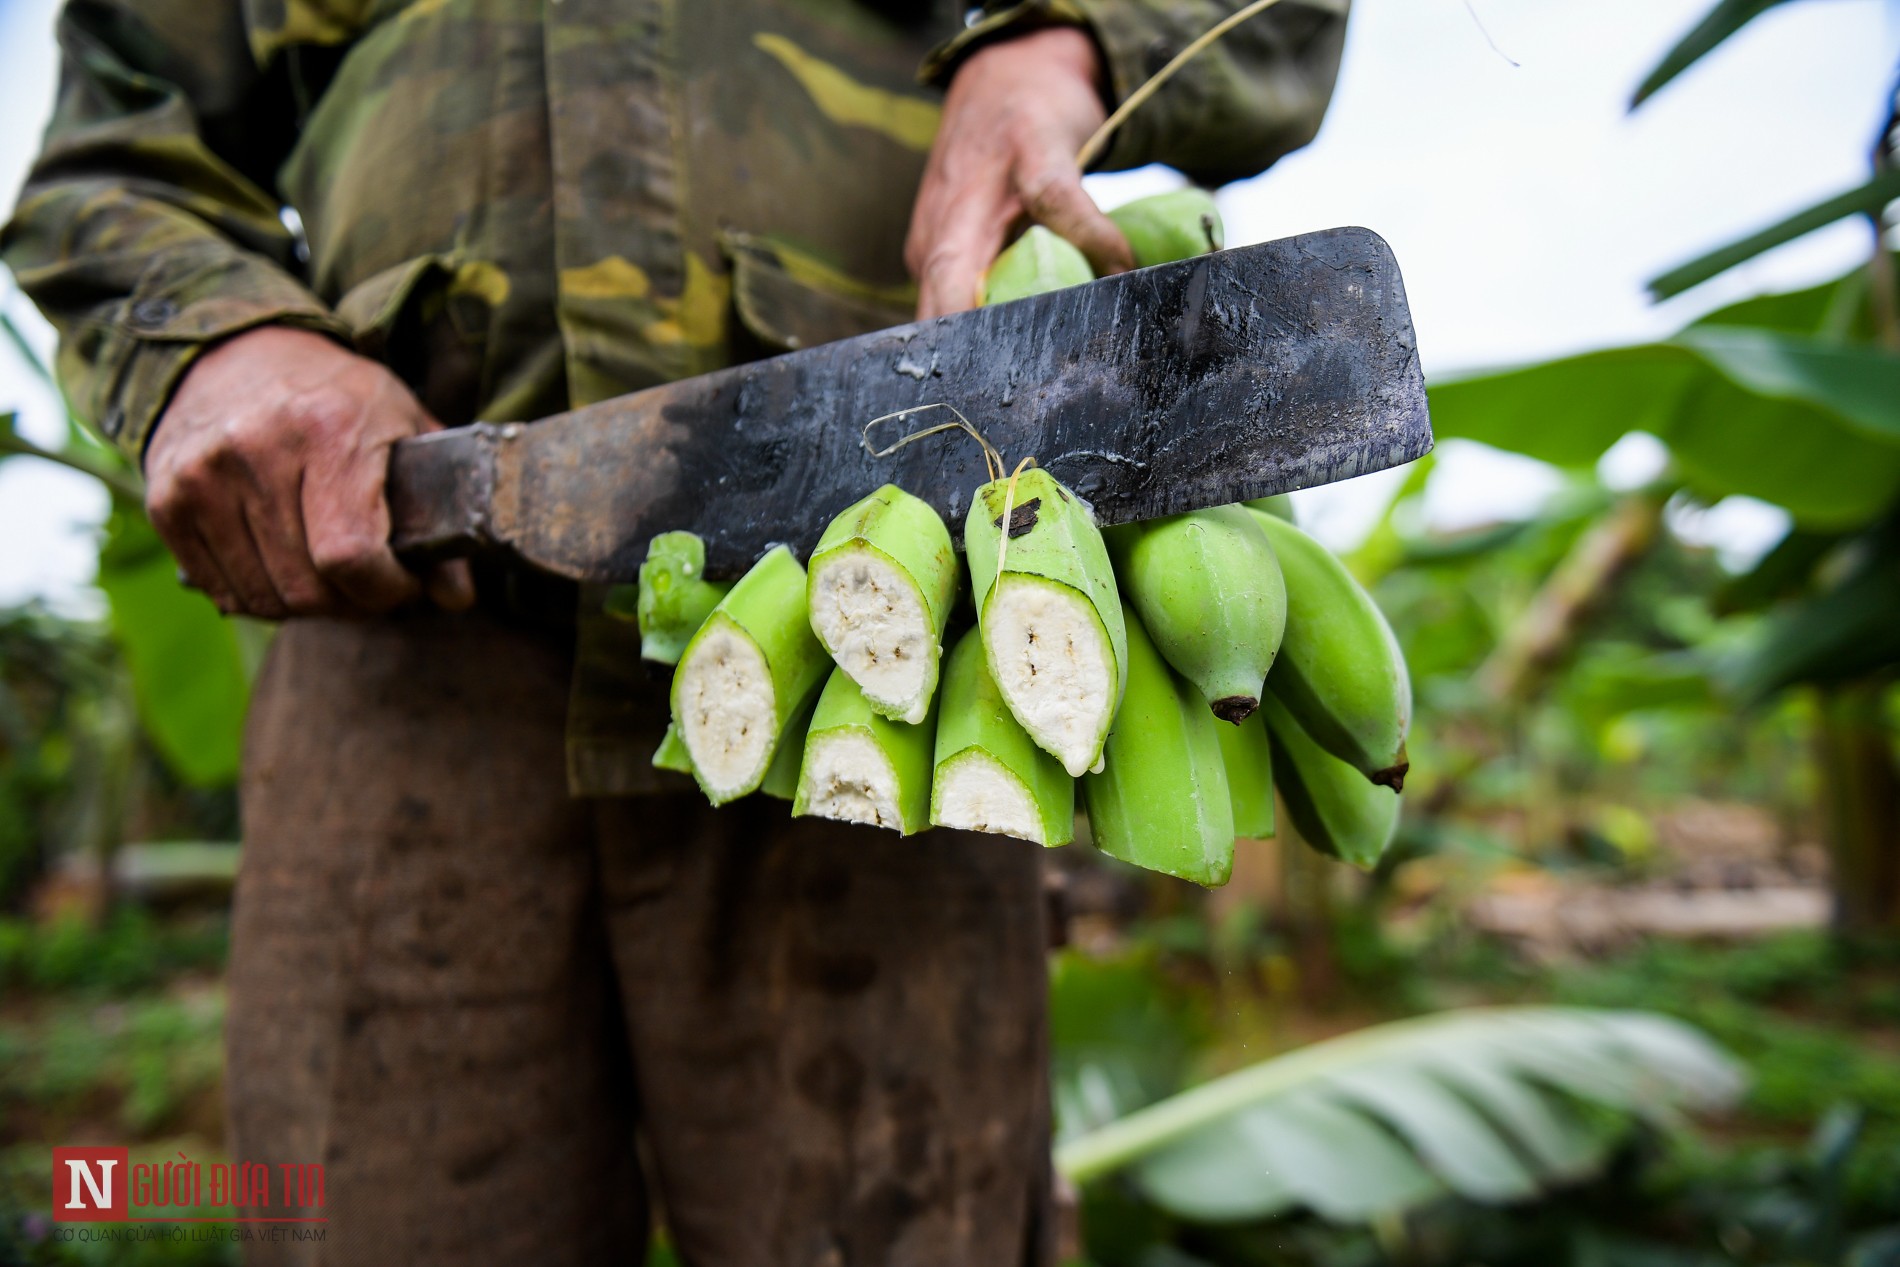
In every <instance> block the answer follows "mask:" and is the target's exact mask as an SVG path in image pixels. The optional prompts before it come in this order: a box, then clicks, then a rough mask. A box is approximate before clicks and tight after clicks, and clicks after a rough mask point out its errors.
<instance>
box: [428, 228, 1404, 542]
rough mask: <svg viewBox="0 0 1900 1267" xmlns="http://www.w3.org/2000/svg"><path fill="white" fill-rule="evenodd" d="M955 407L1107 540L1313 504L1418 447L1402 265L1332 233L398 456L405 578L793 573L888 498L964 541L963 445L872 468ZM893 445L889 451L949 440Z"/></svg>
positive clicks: (1360, 237)
mask: <svg viewBox="0 0 1900 1267" xmlns="http://www.w3.org/2000/svg"><path fill="white" fill-rule="evenodd" d="M933 402H940V403H943V404H950V405H955V406H956V407H957V408H958V409H960V410H961V411H962V412H963V413H964V414H965V415H966V416H967V417H968V418H969V419H970V421H971V422H973V423H974V424H975V425H976V426H977V427H978V428H979V429H980V430H981V431H982V432H983V433H984V434H985V435H986V436H988V437H989V439H990V441H991V443H993V444H995V445H996V446H997V447H998V448H999V449H1001V450H1002V452H1003V455H1004V457H1005V459H1006V460H1007V461H1008V463H1009V464H1010V465H1011V466H1012V467H1013V466H1014V465H1015V464H1016V462H1017V461H1019V460H1020V459H1022V458H1025V457H1031V456H1033V457H1035V458H1036V459H1037V461H1038V462H1039V463H1040V464H1041V465H1042V466H1043V467H1045V468H1046V469H1047V470H1048V471H1049V472H1050V473H1051V474H1053V475H1055V476H1056V478H1058V479H1060V480H1061V481H1062V482H1063V483H1065V484H1067V485H1068V486H1069V487H1070V488H1072V489H1074V490H1075V491H1077V492H1078V493H1080V494H1081V495H1082V496H1083V497H1084V498H1086V499H1087V500H1088V501H1089V503H1090V504H1091V505H1092V506H1093V507H1094V510H1095V513H1096V516H1097V517H1098V518H1099V519H1100V521H1101V522H1102V523H1103V524H1115V523H1123V522H1127V521H1129V520H1135V519H1152V518H1154V517H1156V516H1159V515H1167V514H1173V513H1176V512H1179V511H1183V510H1192V509H1197V508H1199V507H1203V506H1219V505H1225V504H1227V503H1230V502H1237V501H1244V500H1247V499H1249V498H1254V497H1264V496H1266V495H1268V494H1270V493H1284V492H1289V491H1291V490H1293V489H1298V488H1310V487H1312V486H1313V485H1315V484H1325V483H1329V482H1331V481H1334V480H1342V479H1347V478H1350V477H1351V476H1354V475H1363V474H1365V473H1367V472H1369V471H1377V470H1383V469H1384V468H1386V467H1391V466H1397V465H1400V464H1401V463H1405V462H1409V461H1411V460H1412V459H1414V458H1417V457H1420V456H1422V455H1423V454H1425V453H1426V452H1428V451H1429V450H1430V449H1431V447H1432V434H1431V423H1430V420H1429V418H1428V416H1427V414H1426V409H1425V386H1424V381H1423V379H1422V378H1421V376H1420V374H1419V367H1418V351H1417V346H1416V343H1415V340H1414V337H1413V333H1412V321H1411V315H1410V313H1409V311H1408V310H1407V308H1406V303H1405V288H1404V285H1403V283H1402V282H1401V281H1400V280H1399V269H1398V264H1397V262H1396V261H1395V260H1394V259H1393V258H1392V253H1391V250H1390V249H1389V248H1388V247H1387V246H1386V244H1385V243H1384V242H1383V241H1382V240H1380V238H1379V237H1378V236H1377V235H1376V234H1374V233H1372V232H1371V231H1369V230H1366V229H1357V228H1347V229H1330V230H1327V231H1326V232H1323V233H1313V234H1307V235H1304V236H1302V237H1296V238H1287V239H1285V240H1283V241H1279V242H1268V243H1264V244H1262V245H1259V246H1247V247H1240V248H1237V249H1234V250H1230V251H1221V252H1218V253H1216V254H1213V255H1206V256H1202V257H1200V258H1198V259H1193V260H1184V261H1182V262H1181V263H1178V264H1169V265H1164V266H1162V267H1160V268H1149V269H1142V270H1140V271H1139V272H1134V273H1126V274H1123V275H1121V276H1119V277H1109V278H1104V279H1102V280H1100V281H1097V282H1092V283H1090V284H1089V285H1086V286H1077V287H1073V288H1071V289H1069V290H1063V291H1057V292H1055V293H1052V294H1047V295H1038V296H1036V297H1034V298H1031V299H1024V300H1019V301H1018V302H1016V303H1011V304H1003V305H1000V306H998V307H994V308H984V309H980V310H978V311H975V312H967V313H960V314H958V315H956V316H951V317H943V318H939V319H937V320H935V321H925V322H919V323H917V324H914V325H907V326H898V327H895V328H893V329H890V330H881V331H878V332H877V333H875V334H867V335H863V336H860V337H858V338H854V339H845V340H842V341H840V342H837V343H828V344H826V345H824V346H822V347H816V348H811V349H809V350H806V351H800V352H793V353H790V354H788V355H785V356H780V357H775V358H773V359H771V360H767V361H758V362H754V363H752V364H749V365H741V366H738V367H735V368H733V369H728V370H721V371H720V372H718V373H715V374H707V375H704V376H702V377H699V378H692V379H685V380H682V381H680V382H677V383H669V384H667V385H665V386H662V387H655V388H652V389H650V390H648V391H643V392H636V393H634V394H633V395H630V396H622V397H619V398H617V399H614V400H608V401H603V402H601V403H599V404H596V405H589V406H587V407H586V408H584V409H577V410H575V411H573V412H572V413H566V414H560V415H557V416H555V417H553V418H549V419H546V420H545V421H542V422H538V423H534V424H532V425H526V426H524V425H518V424H509V425H505V426H495V425H492V424H478V425H476V426H474V427H465V428H460V429H458V430H454V431H447V432H442V433H438V434H436V435H431V436H426V437H422V438H420V439H416V440H406V441H403V442H402V443H401V444H399V445H398V446H397V449H396V453H395V456H394V458H393V460H392V463H391V472H390V503H391V510H392V514H393V517H394V521H395V526H396V527H395V534H394V538H395V544H396V547H397V549H398V551H399V552H401V553H402V554H403V555H404V557H406V558H416V559H420V558H427V557H431V556H439V555H443V554H453V553H469V552H471V551H474V550H480V549H488V550H500V551H503V552H507V553H511V554H513V555H514V556H516V557H518V558H520V559H522V560H524V561H526V562H528V563H530V564H533V565H535V566H537V567H540V568H544V569H546V570H548V571H551V572H556V573H559V574H561V575H564V576H570V577H575V578H580V579H593V580H629V579H631V578H632V577H634V575H635V574H636V572H637V570H638V568H639V565H640V562H641V560H642V559H644V558H645V557H646V549H647V542H648V541H649V540H650V539H651V538H652V537H653V536H654V535H655V534H657V533H660V532H665V531H668V530H671V529H689V530H691V531H693V532H696V533H698V534H699V535H700V536H701V537H704V538H705V540H706V551H707V570H708V571H709V572H710V573H712V574H714V575H725V576H732V575H736V574H738V573H739V572H741V571H743V570H744V569H745V568H746V567H747V566H749V565H750V564H751V563H752V561H753V560H754V559H756V558H757V557H758V556H759V554H760V553H761V552H763V551H764V550H765V549H766V548H767V547H768V546H770V545H772V544H774V543H777V542H785V543H788V544H790V545H791V546H793V547H794V548H795V549H796V550H797V551H798V552H799V553H800V555H801V556H802V555H803V554H804V553H805V552H807V551H808V550H809V549H810V547H811V546H812V545H813V544H815V543H816V541H817V539H818V537H819V534H820V533H822V532H823V531H824V528H825V525H826V524H827V523H828V522H829V521H830V520H831V517H832V516H833V515H835V514H837V512H838V511H840V510H842V509H844V507H845V506H847V505H849V504H850V503H851V502H853V501H855V500H857V499H858V498H859V497H862V496H863V495H864V494H865V493H868V492H870V491H871V490H872V489H873V488H876V487H878V486H879V485H881V484H885V483H895V484H897V485H899V486H901V487H903V488H906V489H908V490H910V491H911V492H913V493H916V494H917V495H918V496H920V497H923V498H924V499H925V500H927V501H929V502H930V503H931V504H932V505H934V506H935V507H936V508H937V510H938V511H939V512H941V513H942V514H943V516H944V518H945V519H946V520H947V521H948V522H949V524H950V525H951V529H952V535H953V536H954V537H957V538H959V539H960V538H961V537H962V524H963V517H964V514H965V513H966V511H967V510H968V509H969V505H970V498H971V496H972V494H973V493H974V492H975V490H976V488H977V487H978V485H980V484H982V483H983V482H984V480H985V479H986V478H987V477H986V475H985V473H984V465H983V457H982V453H981V452H980V450H979V449H978V448H977V446H976V444H975V443H974V442H972V441H971V440H970V439H969V438H968V437H966V436H963V435H961V434H959V433H954V432H950V433H945V434H943V435H938V436H932V437H930V438H928V439H925V440H921V441H919V442H917V443H915V444H912V445H910V446H909V447H907V448H904V449H902V450H900V451H899V452H898V453H896V454H894V455H893V456H891V457H889V458H886V459H882V460H879V459H874V458H872V457H871V456H870V454H869V453H868V452H867V451H866V449H865V447H864V446H863V444H862V443H861V442H860V437H861V434H862V431H863V428H864V424H865V423H867V422H869V421H870V420H871V419H873V418H876V417H879V416H881V415H884V414H888V413H893V412H895V411H897V410H900V409H906V408H910V407H911V406H915V405H923V404H929V403H933ZM949 417H950V415H949V414H948V413H945V412H943V411H931V412H930V413H926V414H922V415H919V416H917V417H915V418H911V419H906V420H903V421H901V422H896V423H891V424H885V425H884V426H881V427H880V428H879V429H878V432H877V433H876V438H877V439H879V441H880V442H885V443H887V442H889V441H890V440H894V439H896V438H897V437H898V436H900V435H902V434H904V433H905V432H906V431H908V430H914V429H916V428H918V427H923V426H927V425H930V424H931V423H934V422H937V421H942V420H948V419H949Z"/></svg>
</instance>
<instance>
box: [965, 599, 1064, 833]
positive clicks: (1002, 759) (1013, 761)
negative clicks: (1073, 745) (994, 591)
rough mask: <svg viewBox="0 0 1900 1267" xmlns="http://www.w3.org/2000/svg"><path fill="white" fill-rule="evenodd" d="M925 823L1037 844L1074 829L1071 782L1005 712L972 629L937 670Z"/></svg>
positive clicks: (978, 641)
mask: <svg viewBox="0 0 1900 1267" xmlns="http://www.w3.org/2000/svg"><path fill="white" fill-rule="evenodd" d="M930 821H931V822H932V823H935V824H936V825H937V826H939V827H955V828H960V829H962V830H964V831H982V832H995V833H997V834H999V835H1004V836H1015V837H1018V838H1019V839H1022V840H1033V841H1035V842H1036V843H1037V844H1039V845H1065V844H1067V843H1068V842H1069V840H1070V839H1071V838H1072V837H1073V836H1074V832H1075V780H1074V779H1072V778H1070V777H1069V774H1068V772H1067V771H1066V770H1064V769H1063V768H1062V763H1061V762H1059V761H1057V760H1056V759H1055V758H1054V757H1052V756H1050V755H1049V754H1048V753H1047V752H1044V751H1043V750H1042V749H1041V748H1038V747H1037V746H1036V743H1035V741H1034V740H1032V739H1031V738H1030V737H1029V733H1028V732H1027V731H1025V730H1024V729H1023V728H1022V725H1021V724H1020V723H1018V722H1017V720H1016V719H1015V717H1013V716H1012V715H1011V714H1010V711H1009V706H1008V705H1007V704H1006V703H1004V701H1003V694H1002V692H1001V691H1000V690H998V689H997V686H996V682H995V680H994V679H993V678H991V677H990V670H989V663H988V661H987V660H986V659H985V658H984V654H983V640H982V637H981V636H980V635H979V634H978V633H977V632H976V631H975V630H971V631H970V632H969V633H967V634H965V635H964V636H963V638H962V640H961V641H959V642H958V643H957V646H956V649H955V650H954V651H952V652H951V653H950V663H949V665H948V666H947V667H946V669H945V670H944V680H943V703H942V707H941V708H940V710H939V713H938V719H937V744H936V775H935V778H934V779H933V781H932V783H931V790H930Z"/></svg>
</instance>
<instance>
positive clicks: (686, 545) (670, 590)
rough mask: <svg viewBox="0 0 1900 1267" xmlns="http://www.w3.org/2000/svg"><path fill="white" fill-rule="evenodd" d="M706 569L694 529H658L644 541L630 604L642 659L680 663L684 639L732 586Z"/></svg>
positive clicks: (613, 600)
mask: <svg viewBox="0 0 1900 1267" xmlns="http://www.w3.org/2000/svg"><path fill="white" fill-rule="evenodd" d="M705 572H706V543H705V542H704V541H701V540H700V539H699V537H698V536H697V535H695V534H693V533H690V532H662V533H661V534H660V535H659V536H657V537H655V538H653V540H652V541H651V542H650V543H649V544H648V545H647V558H646V562H645V563H642V564H641V565H640V586H639V592H638V596H637V598H636V600H635V609H634V611H635V618H636V619H637V620H638V621H639V622H640V657H641V659H644V660H657V661H658V662H659V663H661V664H678V663H679V658H680V652H682V651H684V650H685V649H686V644H687V642H688V641H689V640H691V638H692V636H693V635H694V634H696V633H698V632H699V627H700V626H701V625H702V624H704V623H705V622H706V617H708V616H710V615H712V610H713V608H715V607H717V606H718V605H719V600H720V599H722V598H724V597H725V596H726V592H727V591H728V590H730V589H731V588H732V586H730V585H720V584H717V583H715V582H713V581H708V580H707V579H706V577H705ZM619 588H624V587H616V589H619ZM617 600H618V595H617V594H616V595H610V598H609V611H610V612H612V613H613V614H615V615H619V614H621V611H620V610H619V608H618V606H617Z"/></svg>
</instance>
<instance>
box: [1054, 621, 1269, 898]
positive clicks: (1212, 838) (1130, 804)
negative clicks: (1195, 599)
mask: <svg viewBox="0 0 1900 1267" xmlns="http://www.w3.org/2000/svg"><path fill="white" fill-rule="evenodd" d="M1124 621H1125V623H1126V626H1127V630H1128V694H1127V697H1126V698H1125V699H1124V700H1123V701H1122V706H1121V711H1120V712H1119V713H1118V714H1117V715H1116V718H1115V727H1114V729H1113V730H1112V731H1111V732H1110V733H1109V736H1108V752H1107V754H1106V755H1107V760H1106V761H1105V762H1104V765H1103V768H1102V770H1101V771H1100V772H1098V773H1095V774H1091V775H1089V776H1088V777H1087V778H1085V779H1083V780H1082V798H1083V801H1084V802H1085V803H1086V804H1087V806H1088V812H1089V831H1090V833H1091V834H1092V836H1093V837H1094V840H1095V847H1096V848H1097V849H1100V850H1101V851H1102V852H1103V853H1105V854H1108V855H1110V856H1111V857H1115V858H1120V859H1122V860H1123V861H1124V862H1132V863H1134V864H1135V865H1136V866H1138V867H1146V868H1147V869H1148V870H1150V871H1160V872H1162V873H1163V874H1166V875H1172V876H1179V877H1180V878H1181V879H1183V880H1192V881H1193V882H1194V883H1196V884H1203V885H1207V886H1208V887H1210V888H1211V887H1214V886H1217V885H1222V884H1225V883H1227V878H1228V876H1229V875H1230V874H1231V873H1232V871H1233V867H1234V810H1233V803H1232V800H1231V792H1230V791H1229V789H1228V786H1227V764H1226V760H1225V758H1224V757H1223V756H1222V753H1221V744H1220V736H1219V734H1218V733H1217V732H1218V729H1219V723H1217V722H1216V721H1215V720H1214V715H1213V714H1212V713H1210V712H1208V710H1207V708H1206V707H1205V706H1204V705H1203V704H1202V703H1201V700H1200V696H1199V694H1198V693H1197V692H1196V691H1195V690H1194V688H1193V687H1192V686H1190V685H1189V684H1188V683H1187V681H1186V680H1185V679H1183V678H1181V677H1180V676H1179V675H1178V674H1176V673H1175V672H1174V670H1172V669H1170V668H1169V667H1168V665H1167V662H1166V661H1165V660H1163V659H1162V658H1161V652H1160V651H1158V650H1157V649H1156V648H1155V644H1154V643H1153V641H1151V640H1150V639H1149V637H1148V635H1147V632H1146V631H1145V630H1143V629H1142V627H1141V620H1140V618H1139V617H1138V616H1136V615H1135V613H1133V612H1132V611H1131V612H1127V613H1125V614H1124Z"/></svg>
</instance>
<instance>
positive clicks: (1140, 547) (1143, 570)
mask: <svg viewBox="0 0 1900 1267" xmlns="http://www.w3.org/2000/svg"><path fill="white" fill-rule="evenodd" d="M1104 536H1105V538H1106V540H1107V542H1108V550H1109V557H1110V558H1112V559H1113V560H1114V562H1115V577H1116V580H1117V581H1118V582H1119V583H1120V585H1121V587H1122V593H1123V595H1124V596H1125V597H1126V598H1127V599H1128V600H1129V604H1130V606H1132V607H1133V608H1134V609H1135V612H1136V614H1137V615H1139V616H1140V617H1141V623H1142V626H1143V627H1144V628H1145V629H1147V631H1148V635H1149V636H1150V637H1151V638H1153V639H1154V642H1155V645H1156V646H1157V647H1159V648H1161V656H1162V658H1163V659H1165V660H1166V661H1167V662H1168V663H1169V664H1170V665H1172V666H1173V667H1174V669H1175V671H1176V672H1178V673H1180V674H1182V675H1183V676H1184V677H1186V678H1187V679H1188V681H1190V682H1192V683H1194V685H1195V686H1196V687H1197V688H1199V690H1200V692H1201V694H1202V696H1203V697H1205V698H1206V700H1207V705H1208V707H1209V708H1211V709H1213V710H1214V715H1215V716H1216V717H1218V718H1220V719H1221V720H1222V721H1228V722H1235V723H1238V722H1241V721H1244V720H1245V719H1246V718H1248V717H1250V716H1252V715H1253V711H1254V710H1255V709H1256V708H1258V707H1260V689H1261V683H1263V682H1264V681H1265V680H1266V677H1267V670H1269V669H1271V668H1272V667H1273V659H1274V656H1275V655H1277V654H1278V653H1279V650H1280V637H1281V634H1282V632H1283V631H1284V630H1285V629H1286V609H1287V596H1286V584H1285V582H1284V581H1282V580H1281V577H1280V565H1279V563H1278V562H1277V561H1276V560H1275V559H1274V557H1273V547H1272V546H1271V545H1269V544H1268V543H1267V537H1266V534H1265V533H1264V532H1262V531H1261V529H1260V526H1259V525H1258V524H1256V523H1255V522H1254V520H1253V516H1252V515H1251V514H1250V513H1249V512H1248V511H1246V510H1245V509H1244V508H1242V507H1240V506H1216V507H1213V508H1211V509H1208V510H1195V511H1190V512H1188V513H1187V514H1185V515H1170V516H1168V517H1167V518H1165V519H1151V520H1148V521H1146V522H1144V523H1133V524H1124V525H1122V526H1121V527H1118V528H1111V529H1109V530H1108V532H1107V533H1105V534H1104Z"/></svg>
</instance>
